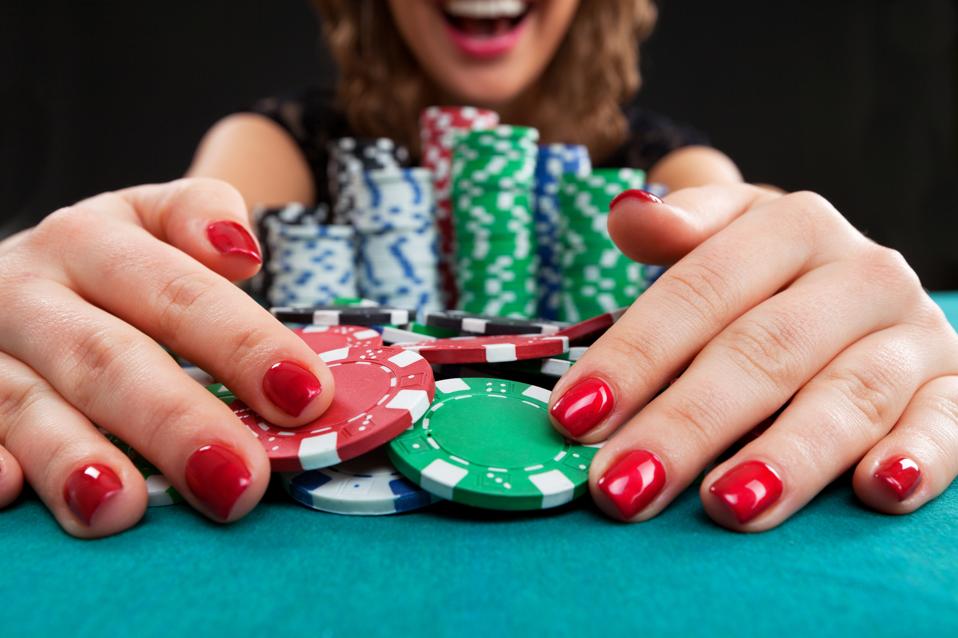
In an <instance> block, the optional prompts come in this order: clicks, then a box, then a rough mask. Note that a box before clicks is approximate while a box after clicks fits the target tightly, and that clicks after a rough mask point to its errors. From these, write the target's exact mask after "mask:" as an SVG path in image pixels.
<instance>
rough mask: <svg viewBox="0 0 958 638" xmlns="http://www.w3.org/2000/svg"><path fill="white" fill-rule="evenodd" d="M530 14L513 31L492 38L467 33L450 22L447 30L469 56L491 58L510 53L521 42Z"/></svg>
mask: <svg viewBox="0 0 958 638" xmlns="http://www.w3.org/2000/svg"><path fill="white" fill-rule="evenodd" d="M526 22H528V16H526V18H524V19H523V20H522V21H521V22H520V23H519V24H517V25H516V26H515V28H514V29H512V31H510V32H508V33H504V34H503V35H497V36H493V37H491V38H485V37H478V36H473V35H467V34H465V33H463V32H462V31H458V30H456V29H455V28H453V27H452V25H450V24H448V23H447V24H446V32H447V33H448V34H449V37H450V38H452V41H453V43H454V44H455V45H456V46H457V47H459V50H460V51H461V52H462V53H463V54H465V55H466V56H468V57H471V58H476V59H478V60H489V59H491V58H496V57H499V56H500V55H505V54H506V53H509V51H511V50H512V49H513V47H515V46H516V44H518V42H519V38H520V37H522V32H523V31H525V28H526Z"/></svg>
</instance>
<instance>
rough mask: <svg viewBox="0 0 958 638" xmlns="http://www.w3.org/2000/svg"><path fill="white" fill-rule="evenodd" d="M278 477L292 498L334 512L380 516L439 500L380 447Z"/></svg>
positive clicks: (421, 506) (322, 510) (423, 505)
mask: <svg viewBox="0 0 958 638" xmlns="http://www.w3.org/2000/svg"><path fill="white" fill-rule="evenodd" d="M280 478H281V481H282V483H283V487H284V488H285V489H286V492H287V493H288V494H289V495H290V496H291V497H292V498H293V500H295V501H296V502H298V503H300V504H302V505H305V506H306V507H309V508H311V509H314V510H319V511H321V512H330V513H333V514H346V515H350V516H383V515H386V514H398V513H399V512H410V511H412V510H418V509H421V508H423V507H426V506H428V505H431V504H432V503H435V502H436V501H437V500H438V499H437V498H436V497H435V496H433V495H432V494H430V493H429V492H427V491H425V490H424V489H422V488H421V487H419V486H418V485H415V484H414V483H412V482H411V481H409V480H408V479H407V478H406V477H405V476H403V475H402V474H400V473H399V472H398V471H397V470H396V468H395V467H394V466H393V464H392V463H391V462H390V461H389V457H388V456H387V455H386V452H385V450H384V449H383V448H377V449H375V450H373V451H372V452H369V453H368V454H364V455H362V456H360V457H358V458H355V459H353V460H351V461H346V462H345V463H340V464H339V465H333V466H330V467H326V468H321V469H318V470H306V471H305V472H299V473H295V474H281V475H280Z"/></svg>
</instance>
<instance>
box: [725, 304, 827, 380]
mask: <svg viewBox="0 0 958 638" xmlns="http://www.w3.org/2000/svg"><path fill="white" fill-rule="evenodd" d="M810 341H811V340H810V337H809V335H808V334H807V331H806V330H805V329H804V328H803V326H802V325H801V324H800V323H799V322H798V321H796V320H795V318H794V317H789V316H781V315H778V314H776V313H771V314H769V316H767V317H763V318H762V320H761V321H757V320H749V321H747V322H736V324H733V325H732V326H730V327H729V328H728V330H727V333H726V336H724V337H723V338H722V340H721V342H720V347H721V349H722V350H723V354H725V355H726V356H727V357H728V359H730V360H731V361H732V362H733V363H735V364H736V365H737V366H738V368H739V369H741V370H742V371H744V372H745V373H746V374H747V375H748V376H749V377H750V378H752V379H754V380H756V381H758V382H761V383H765V384H769V385H770V386H771V387H772V388H773V389H775V390H785V389H790V390H791V389H794V388H793V386H794V384H795V383H796V381H798V380H800V379H801V377H802V376H803V369H802V365H801V362H802V361H804V360H805V359H806V354H807V353H808V352H809V351H810V350H811V346H810Z"/></svg>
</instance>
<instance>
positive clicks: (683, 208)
mask: <svg viewBox="0 0 958 638" xmlns="http://www.w3.org/2000/svg"><path fill="white" fill-rule="evenodd" d="M777 198H778V195H776V194H773V193H771V192H769V191H768V190H766V189H762V188H758V187H756V186H750V185H748V184H735V185H722V186H701V187H696V188H685V189H682V190H679V191H675V192H673V193H671V194H669V195H668V196H666V197H665V199H664V201H663V200H660V199H659V198H657V197H655V196H654V195H651V194H650V193H648V192H646V191H642V190H627V191H624V192H622V193H621V194H619V195H618V196H617V197H616V198H615V199H614V200H612V205H611V206H610V207H609V235H610V236H611V237H612V240H613V241H614V242H615V243H616V245H617V246H618V247H619V250H621V251H622V252H623V253H625V254H626V255H627V256H628V257H629V258H631V259H634V260H635V261H638V262H641V263H644V264H673V263H675V262H677V261H678V260H679V259H681V258H682V257H684V256H685V255H686V254H688V253H689V252H691V251H692V250H693V249H695V247H696V246H698V245H699V244H701V243H702V242H703V241H705V240H706V239H708V238H709V237H711V236H712V235H714V234H715V233H717V232H718V231H720V230H722V229H723V228H725V227H726V226H728V225H729V224H730V223H732V222H733V221H734V220H735V219H737V218H739V217H741V216H742V215H743V214H744V213H745V212H746V211H748V210H749V209H751V208H754V207H756V206H758V205H759V204H762V203H765V202H768V201H771V200H773V199H777Z"/></svg>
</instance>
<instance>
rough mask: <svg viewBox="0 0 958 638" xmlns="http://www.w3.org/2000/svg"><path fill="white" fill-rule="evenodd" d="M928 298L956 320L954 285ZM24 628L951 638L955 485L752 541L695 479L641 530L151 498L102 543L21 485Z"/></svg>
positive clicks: (576, 518) (957, 579) (16, 624)
mask: <svg viewBox="0 0 958 638" xmlns="http://www.w3.org/2000/svg"><path fill="white" fill-rule="evenodd" d="M936 299H937V300H938V301H939V303H941V304H942V306H943V307H944V308H945V309H946V312H948V314H949V316H950V318H951V319H952V322H953V323H958V293H949V294H940V295H936ZM39 634H42V635H68V636H96V637H101V636H113V635H135V636H169V635H190V636H223V635H230V634H238V635H257V636H267V635H278V636H304V637H309V638H320V637H326V636H345V637H349V638H365V637H368V636H386V635H390V636H411V635H427V636H432V635H437V636H457V637H460V636H486V637H498V636H507V635H523V636H530V637H536V638H539V637H542V638H548V637H551V636H577V637H582V638H587V637H591V636H606V635H607V636H657V635H669V636H688V635H720V636H751V635H765V636H773V635H775V636H777V635H801V636H849V635H862V636H869V637H877V636H894V637H896V638H904V637H908V636H958V487H954V486H953V487H952V489H950V490H949V491H948V492H946V493H945V494H944V495H942V496H941V497H940V498H939V499H937V500H936V501H934V502H932V503H930V504H929V505H927V506H926V507H925V508H923V509H922V510H921V511H919V512H918V513H916V514H914V515H911V516H903V517H893V516H885V515H882V514H877V513H874V512H872V511H870V510H868V509H866V508H864V507H863V506H862V505H860V504H859V503H858V502H857V501H856V499H855V497H854V494H853V493H852V491H851V489H850V486H849V480H848V478H847V477H845V478H843V479H841V480H839V481H837V482H836V483H835V484H834V485H832V486H831V487H830V488H829V489H827V490H826V491H825V492H824V493H823V494H821V495H820V496H819V497H818V498H816V499H815V500H814V501H813V502H812V503H811V504H810V505H809V506H808V507H806V508H805V509H804V510H803V511H801V512H799V513H798V514H797V515H796V516H795V517H794V518H792V519H791V520H790V521H788V522H787V523H785V524H784V525H782V526H781V527H780V528H778V529H775V530H773V531H770V532H766V533H763V534H757V535H743V534H736V533H732V532H728V531H725V530H723V529H720V528H718V527H716V526H715V525H714V524H712V523H711V522H710V521H709V519H708V518H707V517H706V516H705V515H704V514H703V513H702V509H701V506H700V504H699V501H698V496H697V493H696V491H695V490H689V491H687V492H686V493H685V494H684V495H683V496H682V497H681V498H680V499H679V500H678V501H677V502H675V503H674V504H673V505H672V506H671V507H669V508H668V509H667V510H666V511H665V512H664V513H663V514H662V515H661V516H659V517H658V518H656V519H655V520H652V521H650V522H647V523H644V524H641V525H623V524H618V523H615V522H612V521H610V520H608V519H606V518H604V517H603V516H601V515H600V514H599V513H598V512H597V511H596V510H594V509H593V508H592V506H591V505H590V504H589V503H588V502H587V500H583V501H581V502H579V503H578V504H576V505H575V506H573V507H570V508H567V509H563V510H560V511H555V512H543V513H538V514H535V515H528V516H514V515H506V514H502V515H500V514H496V513H488V512H480V511H476V510H469V509H467V508H464V507H461V506H456V505H453V504H442V505H439V506H436V507H434V508H433V509H430V510H427V511H424V512H421V513H412V514H407V515H401V516H393V517H386V518H363V517H349V516H337V515H332V514H323V513H319V512H311V511H309V510H307V509H305V508H303V507H300V506H298V505H296V504H294V503H292V502H290V501H288V500H287V499H286V498H285V496H284V495H283V494H282V493H280V492H278V491H275V490H271V491H270V492H269V493H268V495H267V497H266V499H265V501H264V503H263V504H262V505H261V506H260V507H258V508H257V509H256V510H254V511H253V512H252V513H251V514H250V515H249V516H248V517H246V518H245V519H244V520H242V521H240V522H239V523H237V524H234V525H231V526H226V527H224V526H219V525H216V524H213V523H210V522H208V521H207V520H206V519H204V518H202V517H201V516H199V515H197V514H196V513H194V512H193V511H192V510H190V509H189V508H188V507H186V506H178V507H166V508H157V509H150V510H149V511H148V512H147V514H146V517H145V518H144V519H143V521H142V523H140V524H139V525H138V526H137V527H136V528H135V529H133V530H130V531H128V532H126V533H124V534H121V535H119V536H116V537H113V538H107V539H103V540H99V541H78V540H74V539H72V538H70V537H68V536H67V535H66V534H64V533H63V532H61V531H60V529H59V528H58V527H57V525H56V523H55V522H54V520H53V519H52V517H50V516H49V514H48V513H47V512H46V511H45V509H44V508H43V507H42V505H41V504H40V503H39V501H38V500H37V499H36V497H35V496H33V495H27V496H25V497H23V498H21V499H20V501H19V502H18V503H17V504H15V505H14V506H13V507H11V508H10V509H9V510H7V511H5V512H2V513H0V637H4V638H6V637H8V636H18V635H39Z"/></svg>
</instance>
